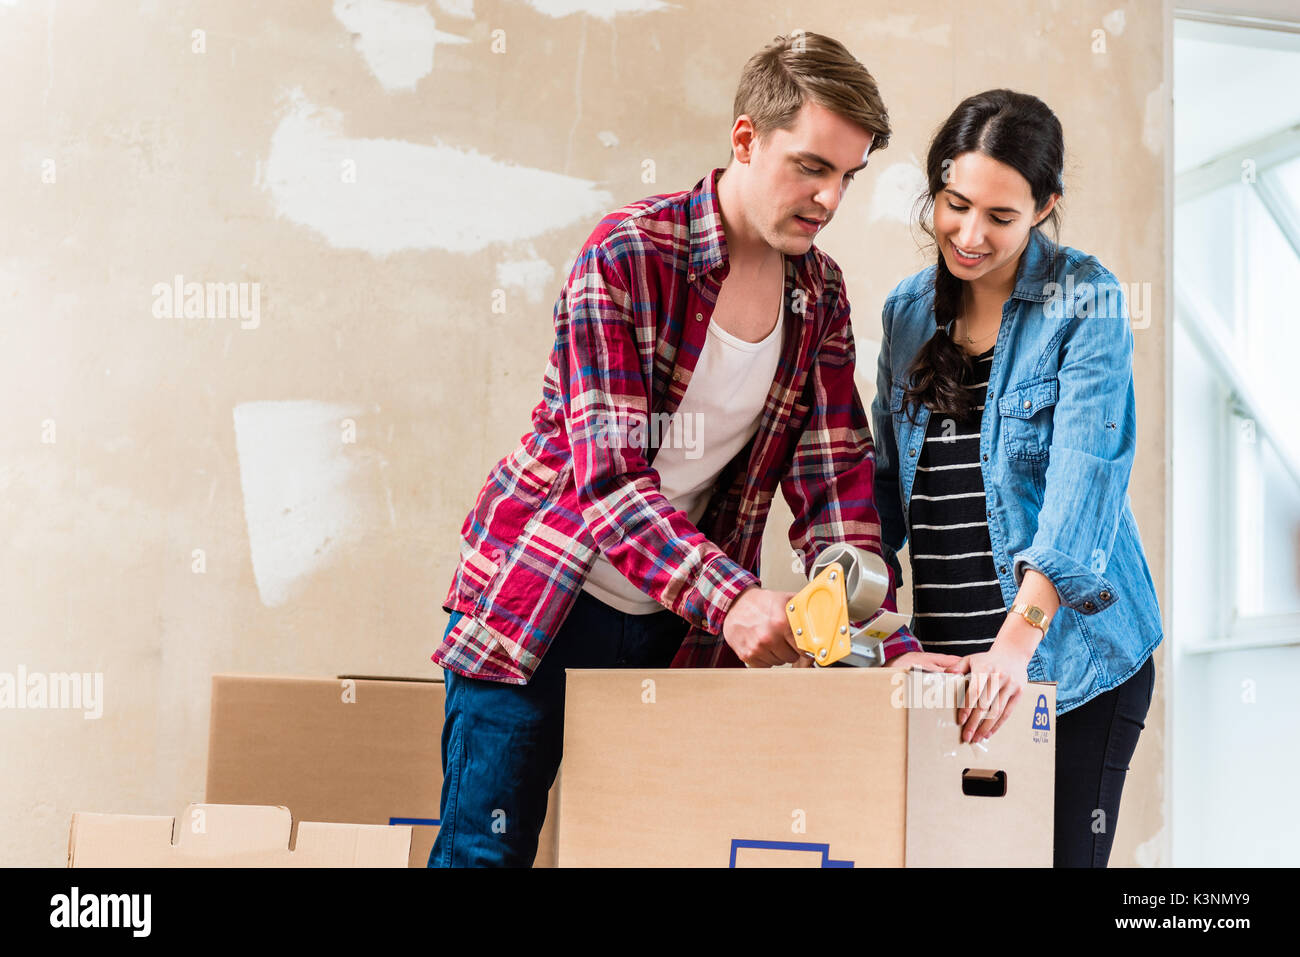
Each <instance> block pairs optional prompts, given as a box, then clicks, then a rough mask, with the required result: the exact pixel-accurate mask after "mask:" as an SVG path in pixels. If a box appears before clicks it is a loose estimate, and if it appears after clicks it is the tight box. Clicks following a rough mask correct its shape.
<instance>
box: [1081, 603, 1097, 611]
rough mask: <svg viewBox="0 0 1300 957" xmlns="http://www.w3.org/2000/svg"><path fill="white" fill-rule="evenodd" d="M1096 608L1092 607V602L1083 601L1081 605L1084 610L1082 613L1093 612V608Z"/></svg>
mask: <svg viewBox="0 0 1300 957" xmlns="http://www.w3.org/2000/svg"><path fill="white" fill-rule="evenodd" d="M1096 607H1097V606H1096V605H1094V604H1093V603H1092V602H1090V601H1085V602H1084V603H1083V610H1084V611H1092V610H1093V609H1094V608H1096Z"/></svg>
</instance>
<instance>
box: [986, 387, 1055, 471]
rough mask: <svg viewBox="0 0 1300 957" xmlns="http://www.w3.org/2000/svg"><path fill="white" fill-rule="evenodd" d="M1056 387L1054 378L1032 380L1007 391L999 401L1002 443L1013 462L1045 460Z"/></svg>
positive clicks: (1049, 438)
mask: <svg viewBox="0 0 1300 957" xmlns="http://www.w3.org/2000/svg"><path fill="white" fill-rule="evenodd" d="M1058 394H1059V385H1058V383H1057V380H1056V378H1054V377H1053V378H1044V379H1031V380H1029V381H1028V382H1022V383H1020V384H1019V385H1016V386H1014V387H1013V388H1011V389H1008V390H1007V391H1006V392H1005V393H1003V395H1002V396H1001V398H999V399H998V414H999V416H1000V418H1001V422H1002V442H1003V445H1004V447H1005V448H1006V452H1007V455H1008V456H1010V457H1011V458H1016V459H1044V458H1046V457H1047V452H1048V449H1049V448H1051V445H1052V411H1053V409H1054V407H1055V406H1056V399H1057V396H1058Z"/></svg>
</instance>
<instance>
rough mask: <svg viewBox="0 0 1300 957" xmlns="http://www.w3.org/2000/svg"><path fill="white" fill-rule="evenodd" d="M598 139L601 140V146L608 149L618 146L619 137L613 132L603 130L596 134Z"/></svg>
mask: <svg viewBox="0 0 1300 957" xmlns="http://www.w3.org/2000/svg"><path fill="white" fill-rule="evenodd" d="M596 139H598V140H600V145H601V146H603V147H605V148H606V149H608V148H609V147H611V146H617V145H618V135H617V134H616V133H614V132H613V131H611V130H601V131H600V132H599V133H597V134H596Z"/></svg>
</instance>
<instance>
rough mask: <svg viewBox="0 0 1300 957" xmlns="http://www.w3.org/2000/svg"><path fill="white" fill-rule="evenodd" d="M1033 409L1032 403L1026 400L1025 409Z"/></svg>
mask: <svg viewBox="0 0 1300 957" xmlns="http://www.w3.org/2000/svg"><path fill="white" fill-rule="evenodd" d="M1033 407H1034V403H1032V402H1030V401H1029V400H1028V399H1026V400H1025V408H1026V409H1032V408H1033Z"/></svg>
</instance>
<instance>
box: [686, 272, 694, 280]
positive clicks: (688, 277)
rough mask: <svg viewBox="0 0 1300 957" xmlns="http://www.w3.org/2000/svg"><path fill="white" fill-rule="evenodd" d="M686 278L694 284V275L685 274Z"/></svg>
mask: <svg viewBox="0 0 1300 957" xmlns="http://www.w3.org/2000/svg"><path fill="white" fill-rule="evenodd" d="M686 278H687V279H689V280H690V281H691V282H695V273H689V274H687V276H686Z"/></svg>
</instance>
